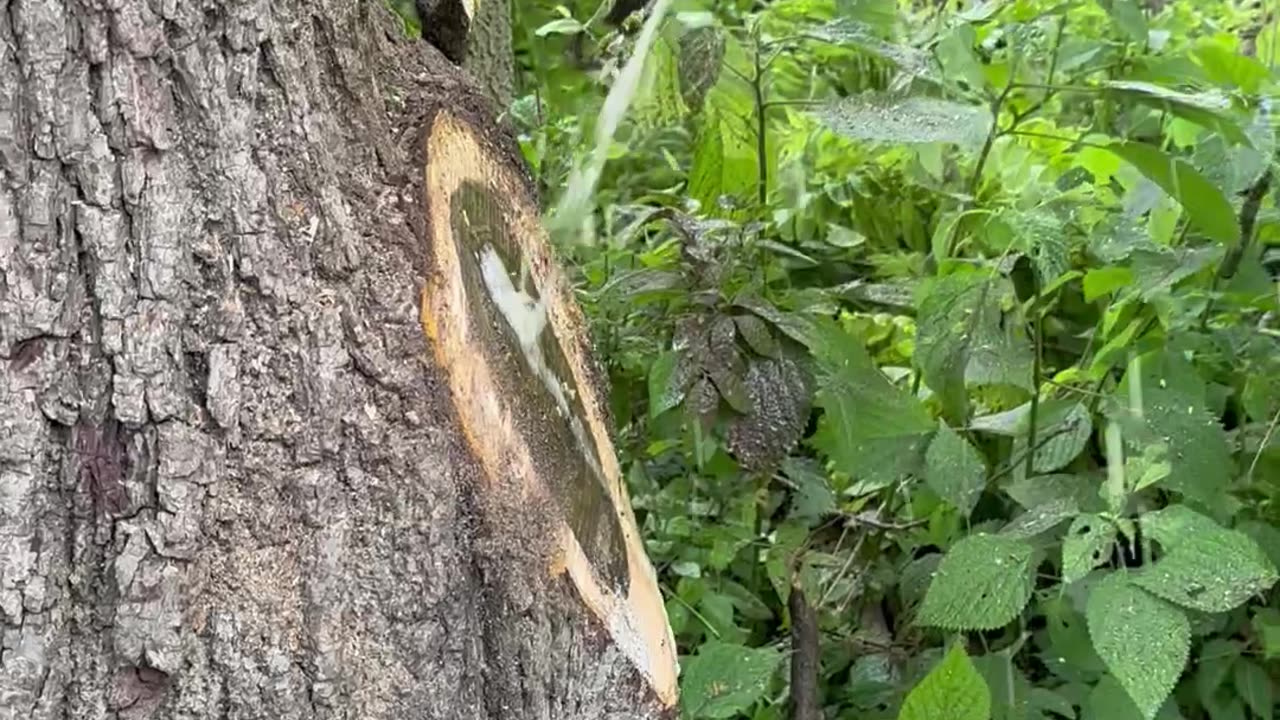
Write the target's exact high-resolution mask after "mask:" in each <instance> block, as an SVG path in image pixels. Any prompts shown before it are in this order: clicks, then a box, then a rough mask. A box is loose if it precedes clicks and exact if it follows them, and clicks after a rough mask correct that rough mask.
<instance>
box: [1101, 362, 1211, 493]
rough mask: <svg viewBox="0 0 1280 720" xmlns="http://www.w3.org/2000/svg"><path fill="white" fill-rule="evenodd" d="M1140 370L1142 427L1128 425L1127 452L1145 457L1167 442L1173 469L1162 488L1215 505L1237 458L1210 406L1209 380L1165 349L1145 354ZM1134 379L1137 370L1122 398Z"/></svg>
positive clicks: (1123, 386) (1125, 382) (1123, 388)
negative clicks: (1207, 382) (1234, 457)
mask: <svg viewBox="0 0 1280 720" xmlns="http://www.w3.org/2000/svg"><path fill="white" fill-rule="evenodd" d="M1140 373H1141V374H1140V378H1141V380H1140V382H1141V392H1140V395H1141V396H1142V407H1143V417H1142V421H1141V424H1140V425H1139V424H1134V423H1128V424H1127V427H1126V429H1125V442H1126V444H1127V445H1128V446H1129V450H1128V452H1129V453H1130V454H1133V455H1142V454H1143V453H1144V452H1145V451H1146V449H1147V446H1149V445H1151V444H1156V443H1159V444H1162V445H1163V446H1164V447H1165V449H1166V453H1165V455H1164V457H1163V461H1166V462H1168V463H1169V464H1170V466H1171V467H1170V471H1169V474H1168V475H1167V476H1166V477H1165V478H1164V479H1163V480H1161V481H1160V482H1159V483H1157V487H1163V488H1168V489H1171V490H1174V491H1177V492H1179V493H1182V494H1183V495H1184V496H1186V497H1187V498H1190V499H1192V500H1194V501H1196V502H1197V503H1200V504H1202V505H1205V506H1207V507H1216V506H1217V505H1218V504H1219V503H1221V501H1222V496H1223V493H1224V492H1225V490H1226V488H1227V484H1228V482H1230V479H1231V477H1232V476H1233V474H1234V461H1233V459H1232V457H1231V448H1230V446H1229V445H1228V444H1227V436H1226V433H1225V431H1224V430H1223V429H1222V425H1221V424H1220V423H1219V422H1218V420H1217V419H1216V418H1215V417H1214V416H1213V415H1212V414H1211V413H1210V412H1209V410H1208V404H1207V395H1206V387H1205V383H1204V381H1203V380H1202V379H1201V378H1200V376H1199V373H1198V372H1197V371H1196V369H1195V368H1194V367H1192V366H1191V364H1190V363H1189V362H1187V361H1186V360H1185V359H1182V358H1181V357H1179V356H1178V355H1177V354H1175V353H1172V352H1165V351H1160V352H1154V353H1149V354H1147V355H1143V356H1142V357H1141V363H1140ZM1133 382H1134V376H1133V373H1132V372H1129V373H1126V374H1125V377H1124V380H1123V382H1122V384H1121V387H1120V388H1119V389H1118V391H1117V397H1123V398H1127V397H1128V396H1129V394H1130V387H1131V386H1132V384H1133ZM1134 479H1135V480H1136V478H1134Z"/></svg>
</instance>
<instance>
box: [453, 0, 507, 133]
mask: <svg viewBox="0 0 1280 720" xmlns="http://www.w3.org/2000/svg"><path fill="white" fill-rule="evenodd" d="M514 53H515V50H514V49H513V47H512V40H511V0H478V4H477V7H476V17H475V20H474V21H473V22H472V24H471V33H470V35H469V36H468V38H467V60H466V63H465V67H466V69H467V72H469V73H471V75H472V77H474V78H475V79H476V81H477V82H479V83H480V86H481V87H483V88H484V89H485V92H487V93H488V94H489V97H490V98H492V99H493V101H494V102H495V103H497V105H498V107H499V108H502V109H506V107H507V106H508V105H510V104H511V101H512V99H513V98H515V93H516V65H515V54H514Z"/></svg>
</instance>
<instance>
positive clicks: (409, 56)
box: [0, 0, 675, 720]
mask: <svg viewBox="0 0 1280 720" xmlns="http://www.w3.org/2000/svg"><path fill="white" fill-rule="evenodd" d="M492 118H493V114H492V110H491V108H490V107H489V105H488V102H487V101H486V100H484V99H482V93H481V91H480V90H479V89H478V88H476V87H475V86H474V85H473V84H471V83H470V82H468V81H467V80H465V79H464V78H463V76H462V75H461V73H460V72H459V71H457V69H456V68H454V67H453V66H452V65H450V64H449V63H448V62H447V61H446V60H444V58H443V57H442V56H441V55H440V54H439V53H438V52H436V51H435V50H434V49H433V48H431V47H429V46H428V45H426V44H425V43H422V42H416V41H409V40H405V39H403V38H402V37H401V32H400V29H399V27H398V25H397V23H396V21H395V20H394V19H393V18H392V17H391V16H390V14H389V13H388V12H387V11H386V10H385V9H384V7H383V4H382V2H380V0H202V1H201V2H195V0H0V718H4V719H5V720H9V719H13V720H17V719H21V720H27V719H28V718H31V719H35V720H46V719H48V720H51V719H52V718H72V719H76V720H80V719H85V718H113V719H114V718H121V719H126V720H137V719H141V718H151V719H157V720H169V719H176V718H193V719H194V718H234V719H236V720H245V719H249V718H271V720H286V719H291V718H351V719H353V720H355V719H359V720H366V719H375V718H397V719H398V720H401V719H409V718H449V719H451V720H452V719H455V718H486V719H488V718H512V719H516V718H518V719H521V720H523V719H525V718H555V719H556V720H561V719H565V718H582V719H584V720H586V719H588V718H589V719H592V720H595V719H596V718H619V719H621V718H634V719H640V718H661V717H673V716H674V712H675V711H674V709H673V705H674V702H675V680H674V677H675V661H674V648H673V646H672V643H671V639H670V635H669V632H668V630H667V628H666V622H665V615H664V612H663V606H662V603H661V598H660V596H659V594H658V592H657V589H656V585H655V582H654V579H653V573H652V569H651V568H650V566H649V564H648V561H647V559H646V558H645V556H644V553H643V549H642V547H641V544H640V540H639V538H638V536H637V533H636V528H635V523H634V519H633V517H632V515H631V512H630V510H629V506H628V505H627V501H626V494H625V490H624V488H623V485H622V480H621V477H620V473H619V470H618V466H617V462H616V460H615V457H614V454H613V449H612V445H611V444H610V441H609V437H608V433H607V428H608V422H607V418H605V416H604V411H603V410H602V408H603V407H604V405H605V403H604V397H603V391H602V390H601V387H600V385H599V383H598V382H597V381H596V378H597V377H598V375H597V374H596V373H595V372H594V371H593V370H592V364H591V362H590V358H589V354H588V352H587V345H586V342H585V339H584V336H583V330H582V328H583V323H582V321H581V319H580V316H579V314H578V311H577V308H576V307H575V306H574V305H573V303H572V300H571V295H570V294H569V292H568V291H567V290H566V287H565V284H564V282H563V281H562V279H561V278H560V276H559V275H558V273H557V270H556V268H555V266H554V264H553V263H552V262H551V261H550V259H549V253H548V250H547V247H546V244H545V240H544V236H543V235H542V233H541V230H540V229H539V226H538V216H537V208H536V204H535V202H534V198H533V197H532V195H531V192H530V189H529V188H530V186H529V184H528V181H527V178H526V177H525V175H524V171H523V169H522V168H521V166H520V165H519V160H518V157H519V154H518V152H517V150H516V149H515V145H514V142H513V140H512V139H511V138H510V137H509V135H508V134H507V133H506V131H504V130H503V129H502V128H500V127H498V126H497V125H495V123H494V121H493V119H492Z"/></svg>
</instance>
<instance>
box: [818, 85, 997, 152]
mask: <svg viewBox="0 0 1280 720" xmlns="http://www.w3.org/2000/svg"><path fill="white" fill-rule="evenodd" d="M818 117H819V118H820V119H821V120H822V121H823V122H824V123H826V125H827V127H829V128H831V130H832V131H833V132H836V133H838V134H840V135H844V136H846V137H850V138H854V139H855V140H869V141H874V142H887V143H933V142H945V143H956V144H958V145H962V146H974V145H980V144H982V142H983V141H984V140H986V138H987V133H989V132H990V130H991V123H992V119H991V111H990V110H988V109H987V108H986V107H984V106H980V105H962V104H960V103H954V102H948V101H946V100H941V99H938V98H932V97H924V96H912V97H896V96H892V95H875V94H864V95H856V96H853V97H848V98H844V99H841V100H838V101H836V102H833V103H831V104H830V105H827V106H826V107H825V108H823V109H822V110H820V111H819V112H818Z"/></svg>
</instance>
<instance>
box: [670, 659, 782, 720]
mask: <svg viewBox="0 0 1280 720" xmlns="http://www.w3.org/2000/svg"><path fill="white" fill-rule="evenodd" d="M781 661H782V654H781V653H779V652H778V651H777V650H775V649H774V648H771V647H760V648H751V647H744V646H742V645H732V644H729V643H724V642H720V641H718V640H712V641H710V642H708V643H706V644H704V645H703V646H702V647H701V648H699V650H698V654H697V655H694V656H693V657H687V658H683V659H682V660H681V661H680V666H681V673H680V703H681V705H682V706H683V707H684V709H685V711H686V712H688V713H689V714H690V715H692V716H693V717H698V718H730V717H733V716H734V715H736V714H738V713H739V712H742V711H743V710H746V709H747V708H749V707H751V705H752V704H753V703H755V702H756V701H757V700H759V699H760V698H761V697H762V696H763V695H764V693H765V691H766V690H768V688H769V680H770V679H771V678H772V677H773V673H774V670H776V669H777V667H778V664H779V663H780V662H781Z"/></svg>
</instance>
